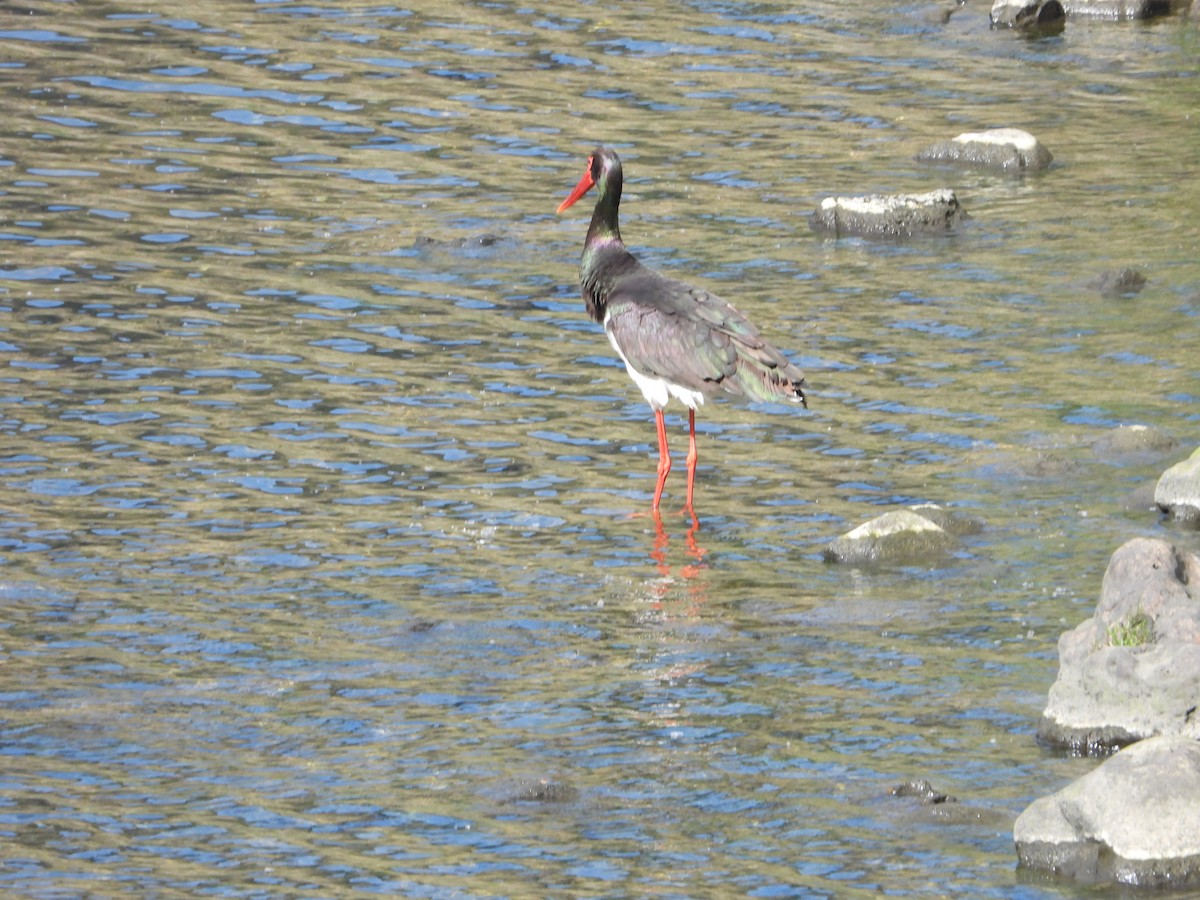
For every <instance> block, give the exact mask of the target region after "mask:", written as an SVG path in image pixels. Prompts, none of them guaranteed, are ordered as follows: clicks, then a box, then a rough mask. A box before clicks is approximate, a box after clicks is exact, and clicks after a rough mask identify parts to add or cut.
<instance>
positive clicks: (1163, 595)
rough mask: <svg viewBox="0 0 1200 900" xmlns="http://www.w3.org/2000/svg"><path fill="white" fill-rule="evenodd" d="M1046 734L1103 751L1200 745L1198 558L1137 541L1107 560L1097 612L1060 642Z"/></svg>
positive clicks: (1044, 723)
mask: <svg viewBox="0 0 1200 900" xmlns="http://www.w3.org/2000/svg"><path fill="white" fill-rule="evenodd" d="M1058 656H1059V670H1058V678H1057V679H1056V680H1055V682H1054V684H1053V686H1051V688H1050V694H1049V698H1048V700H1047V703H1046V709H1045V711H1044V712H1043V713H1042V721H1041V724H1040V725H1039V727H1038V734H1039V736H1040V737H1041V738H1043V739H1044V740H1046V741H1049V742H1051V743H1054V744H1059V745H1063V746H1067V747H1070V748H1071V749H1073V750H1075V751H1076V752H1080V753H1091V754H1103V753H1107V752H1110V751H1111V750H1112V749H1113V748H1114V747H1120V746H1123V745H1125V744H1129V743H1132V742H1133V741H1137V740H1141V739H1144V738H1148V737H1152V736H1155V735H1180V736H1183V737H1189V738H1192V739H1193V740H1197V739H1200V715H1197V714H1196V710H1197V707H1200V557H1198V556H1196V554H1194V553H1189V552H1185V551H1182V550H1179V549H1178V548H1176V547H1175V546H1174V545H1172V544H1169V543H1168V542H1166V541H1163V540H1158V539H1152V538H1135V539H1133V540H1131V541H1128V542H1127V543H1125V544H1124V545H1123V546H1122V547H1120V548H1119V549H1118V550H1117V551H1116V552H1115V553H1114V554H1113V555H1112V559H1110V560H1109V563H1108V569H1107V570H1106V571H1105V573H1104V581H1103V583H1102V585H1101V588H1100V602H1099V603H1098V604H1097V605H1096V613H1095V615H1093V616H1092V618H1090V619H1088V620H1087V621H1086V622H1083V623H1082V624H1080V625H1079V626H1077V627H1076V628H1074V629H1072V630H1071V631H1068V632H1066V633H1065V634H1063V635H1062V636H1061V637H1060V638H1059V641H1058Z"/></svg>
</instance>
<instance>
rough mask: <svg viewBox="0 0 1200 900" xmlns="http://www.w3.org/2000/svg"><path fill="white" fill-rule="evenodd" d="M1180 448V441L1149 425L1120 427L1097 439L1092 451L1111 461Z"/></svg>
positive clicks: (1168, 451)
mask: <svg viewBox="0 0 1200 900" xmlns="http://www.w3.org/2000/svg"><path fill="white" fill-rule="evenodd" d="M1178 446H1179V441H1177V440H1175V438H1173V437H1171V435H1169V434H1167V433H1166V432H1165V431H1162V430H1160V429H1158V428H1154V427H1152V426H1149V425H1118V426H1117V427H1116V428H1114V429H1112V430H1111V431H1108V432H1105V433H1104V434H1102V435H1101V436H1100V437H1099V438H1097V439H1096V442H1095V443H1094V444H1092V449H1093V450H1095V451H1096V453H1097V455H1099V456H1101V457H1104V458H1107V459H1110V460H1111V459H1113V458H1117V459H1119V458H1121V457H1128V456H1150V455H1153V454H1163V453H1170V452H1171V451H1172V450H1174V449H1175V448H1176V447H1178Z"/></svg>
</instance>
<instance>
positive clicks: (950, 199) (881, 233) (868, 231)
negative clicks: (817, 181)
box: [808, 188, 967, 238]
mask: <svg viewBox="0 0 1200 900" xmlns="http://www.w3.org/2000/svg"><path fill="white" fill-rule="evenodd" d="M966 217H967V214H966V212H965V211H964V210H963V208H962V207H961V206H960V205H959V202H958V197H957V196H955V194H954V191H952V190H950V189H949V188H940V189H938V190H933V191H928V192H927V193H924V194H869V195H866V196H859V197H827V198H826V199H825V200H823V201H821V205H820V206H819V207H817V209H816V211H815V212H813V214H812V216H811V217H810V218H809V220H808V221H809V225H810V226H811V227H812V229H813V230H814V231H817V232H822V233H825V234H828V235H831V236H832V237H865V238H905V237H913V236H916V235H922V234H946V233H947V232H949V231H951V230H953V229H954V228H955V226H957V225H958V224H959V223H960V222H961V221H962V220H963V219H965V218H966Z"/></svg>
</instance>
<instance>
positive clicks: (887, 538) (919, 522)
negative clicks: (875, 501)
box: [824, 504, 983, 566]
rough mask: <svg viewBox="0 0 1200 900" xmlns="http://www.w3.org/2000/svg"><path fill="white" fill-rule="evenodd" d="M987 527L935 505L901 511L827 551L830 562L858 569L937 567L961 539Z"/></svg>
mask: <svg viewBox="0 0 1200 900" xmlns="http://www.w3.org/2000/svg"><path fill="white" fill-rule="evenodd" d="M982 527H983V526H982V525H981V524H980V523H979V521H978V520H976V519H971V518H967V517H962V516H958V515H955V514H954V513H951V512H949V511H948V510H945V509H943V508H942V507H940V506H936V505H934V504H925V505H921V506H913V507H910V508H908V509H897V510H892V511H891V512H886V513H884V514H883V515H881V516H876V517H875V518H874V519H871V520H869V521H867V522H863V524H861V525H859V526H858V527H857V528H855V529H853V530H851V531H848V532H846V534H844V535H842V536H841V537H839V538H837V539H836V540H835V541H833V542H832V543H830V544H829V546H828V547H826V548H825V552H824V556H825V561H826V562H835V563H843V564H848V565H855V566H876V565H884V566H886V565H899V566H903V565H934V564H936V563H937V562H939V561H940V560H941V559H942V558H943V557H945V556H946V554H948V553H950V552H951V551H952V550H954V548H955V547H957V546H958V543H959V541H958V536H959V535H962V534H975V533H977V532H978V531H979V530H980V529H981V528H982Z"/></svg>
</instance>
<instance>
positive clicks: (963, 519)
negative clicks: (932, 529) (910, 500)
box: [909, 503, 983, 537]
mask: <svg viewBox="0 0 1200 900" xmlns="http://www.w3.org/2000/svg"><path fill="white" fill-rule="evenodd" d="M909 509H910V510H912V511H913V512H915V513H916V514H917V515H918V516H923V517H925V518H926V519H928V520H929V521H930V522H932V523H933V524H934V525H936V526H938V527H939V528H941V529H943V530H944V531H946V532H948V533H949V534H952V535H955V536H957V537H962V536H963V535H968V534H979V533H980V532H981V531H983V522H981V521H979V519H975V518H972V517H971V516H963V515H959V514H958V513H956V512H951V511H950V510H948V509H946V508H945V507H943V506H938V505H937V504H936V503H918V504H917V505H916V506H910V507H909Z"/></svg>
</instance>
